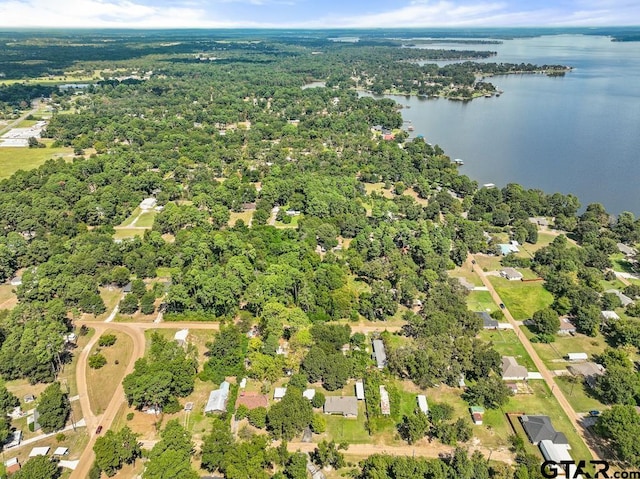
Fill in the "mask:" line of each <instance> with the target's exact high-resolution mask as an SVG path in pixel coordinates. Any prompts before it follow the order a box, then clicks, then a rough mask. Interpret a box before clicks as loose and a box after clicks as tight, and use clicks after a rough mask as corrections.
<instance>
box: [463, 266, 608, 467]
mask: <svg viewBox="0 0 640 479" xmlns="http://www.w3.org/2000/svg"><path fill="white" fill-rule="evenodd" d="M471 261H475V260H474V258H473V256H472V255H471V254H470V255H469V256H468V257H467V262H469V263H471ZM469 266H471V264H470V265H469ZM473 271H474V272H475V273H476V274H477V275H478V277H479V278H480V279H481V280H482V284H484V285H485V286H486V287H487V288H488V289H489V293H490V294H491V297H492V298H493V301H494V302H495V303H496V304H503V301H502V299H501V298H500V296H499V295H498V293H497V292H496V290H495V288H494V287H493V284H491V282H490V281H489V279H488V278H487V276H486V275H485V273H484V271H482V268H480V267H479V266H478V265H474V266H473ZM502 312H503V313H504V316H505V318H507V320H508V321H509V323H510V324H511V325H512V326H513V329H514V331H515V332H516V335H517V336H518V339H519V340H520V342H521V343H522V345H523V346H524V349H525V350H526V351H527V353H528V354H529V356H531V359H532V360H533V363H534V364H535V366H536V368H538V371H540V374H541V375H542V379H544V381H545V382H546V383H547V386H548V387H549V389H550V390H551V393H552V394H553V395H554V396H555V398H556V399H557V400H558V403H559V404H560V407H561V408H562V410H563V411H564V412H565V414H566V415H567V417H568V418H569V420H570V421H571V423H572V424H573V427H574V429H575V430H576V431H577V433H578V434H579V435H580V437H581V438H582V440H583V442H584V443H585V445H586V446H587V448H588V449H589V451H590V452H591V454H592V455H593V457H594V458H595V459H599V458H600V457H601V455H600V454H598V453H597V452H596V451H594V450H593V449H592V447H591V446H590V443H589V441H587V440H586V439H585V436H587V437H590V436H591V433H590V432H589V431H588V430H587V429H585V428H584V427H583V426H582V424H581V423H580V419H581V418H580V416H578V414H576V412H575V411H574V409H573V407H572V406H571V404H569V401H567V398H566V397H565V395H564V394H563V392H562V390H561V389H560V388H559V387H556V386H557V385H556V383H555V381H554V380H553V376H554V375H553V373H552V372H551V371H549V369H548V368H547V366H546V365H545V364H544V362H542V360H541V359H540V356H538V353H537V352H536V350H535V349H534V348H533V345H532V344H531V342H530V341H529V338H527V336H526V335H525V334H524V333H523V332H522V331H521V330H520V327H519V326H518V322H517V321H516V320H515V319H514V318H513V316H512V315H511V313H510V312H509V310H508V309H507V308H504V309H502Z"/></svg>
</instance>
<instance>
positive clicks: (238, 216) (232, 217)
mask: <svg viewBox="0 0 640 479" xmlns="http://www.w3.org/2000/svg"><path fill="white" fill-rule="evenodd" d="M253 213H255V210H249V211H242V212H241V213H236V212H235V211H230V212H229V221H228V223H227V224H228V225H229V226H235V224H236V222H237V221H238V220H242V221H244V224H245V225H248V224H249V222H250V221H251V219H252V218H253Z"/></svg>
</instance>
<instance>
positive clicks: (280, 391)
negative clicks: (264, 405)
mask: <svg viewBox="0 0 640 479" xmlns="http://www.w3.org/2000/svg"><path fill="white" fill-rule="evenodd" d="M285 394H287V388H275V389H274V390H273V399H274V400H276V401H280V399H282V398H283V397H284V395H285Z"/></svg>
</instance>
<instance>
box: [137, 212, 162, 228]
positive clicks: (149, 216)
mask: <svg viewBox="0 0 640 479" xmlns="http://www.w3.org/2000/svg"><path fill="white" fill-rule="evenodd" d="M157 214H158V213H157V211H155V210H154V211H145V212H144V213H142V214H141V215H140V217H139V218H138V221H136V224H135V226H138V227H143V228H151V227H152V226H153V220H154V219H155V217H156V215H157Z"/></svg>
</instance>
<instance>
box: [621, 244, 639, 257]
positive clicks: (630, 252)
mask: <svg viewBox="0 0 640 479" xmlns="http://www.w3.org/2000/svg"><path fill="white" fill-rule="evenodd" d="M617 246H618V251H620V252H621V253H622V254H623V255H625V256H627V257H629V256H635V255H636V253H637V251H636V249H635V248H632V247H631V246H627V245H626V244H624V243H618V245H617Z"/></svg>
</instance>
